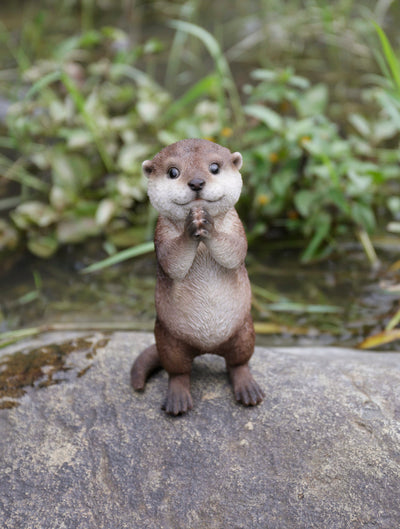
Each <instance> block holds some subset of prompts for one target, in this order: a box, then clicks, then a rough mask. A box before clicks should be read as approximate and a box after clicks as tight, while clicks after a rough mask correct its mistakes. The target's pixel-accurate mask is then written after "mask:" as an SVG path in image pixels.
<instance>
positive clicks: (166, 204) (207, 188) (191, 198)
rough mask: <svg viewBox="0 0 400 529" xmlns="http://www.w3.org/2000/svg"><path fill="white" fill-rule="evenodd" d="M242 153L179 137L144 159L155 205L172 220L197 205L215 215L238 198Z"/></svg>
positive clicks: (210, 143) (211, 143)
mask: <svg viewBox="0 0 400 529" xmlns="http://www.w3.org/2000/svg"><path fill="white" fill-rule="evenodd" d="M241 166H242V155H241V154H240V153H239V152H234V153H231V152H230V151H229V149H226V148H225V147H222V146H221V145H218V144H216V143H213V142H211V141H207V140H201V139H188V140H181V141H178V142H176V143H173V144H172V145H169V146H168V147H165V148H164V149H162V150H161V151H160V152H159V153H158V154H156V156H155V157H154V158H153V159H152V160H146V161H145V162H143V165H142V167H143V172H144V174H145V175H146V176H147V177H148V195H149V198H150V202H151V203H152V205H153V206H154V208H155V209H156V210H157V211H158V212H159V213H160V214H161V215H163V216H165V217H168V218H170V219H172V220H184V219H186V217H187V215H188V213H189V211H190V209H191V208H193V207H194V206H196V205H199V206H204V207H205V208H206V209H207V211H208V213H209V214H210V215H211V216H212V217H215V216H217V215H221V214H224V213H226V212H227V211H228V210H229V209H230V208H232V207H233V206H234V205H235V204H236V202H237V201H238V199H239V196H240V192H241V189H242V177H241V175H240V172H239V169H240V168H241Z"/></svg>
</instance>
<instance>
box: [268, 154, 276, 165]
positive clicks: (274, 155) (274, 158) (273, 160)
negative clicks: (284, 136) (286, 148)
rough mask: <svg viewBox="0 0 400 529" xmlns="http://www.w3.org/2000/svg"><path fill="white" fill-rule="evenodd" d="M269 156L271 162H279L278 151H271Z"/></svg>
mask: <svg viewBox="0 0 400 529" xmlns="http://www.w3.org/2000/svg"><path fill="white" fill-rule="evenodd" d="M268 158H269V161H270V162H271V163H277V162H279V156H278V154H277V153H276V152H271V153H270V155H269V156H268Z"/></svg>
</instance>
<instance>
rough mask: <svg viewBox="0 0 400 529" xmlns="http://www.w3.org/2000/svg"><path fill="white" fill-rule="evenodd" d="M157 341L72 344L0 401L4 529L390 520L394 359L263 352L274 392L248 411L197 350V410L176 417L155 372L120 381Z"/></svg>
mask: <svg viewBox="0 0 400 529" xmlns="http://www.w3.org/2000/svg"><path fill="white" fill-rule="evenodd" d="M51 338H52V337H51V336H50V338H47V340H48V341H51ZM100 338H101V337H99V336H95V337H94V338H93V341H94V342H96V340H97V341H98V340H99V339H100ZM58 339H60V337H58ZM151 342H152V337H151V335H149V334H144V333H136V334H135V333H117V334H114V335H112V336H111V338H110V341H109V343H108V344H107V345H105V346H104V343H101V342H100V343H98V344H97V345H98V347H97V350H95V349H93V350H92V351H91V352H90V353H88V352H87V349H86V350H84V352H79V350H78V349H79V347H78V348H77V350H72V351H71V352H69V353H68V355H67V356H66V357H65V359H64V360H65V361H64V363H62V362H61V367H60V370H59V371H58V372H56V370H52V369H51V368H49V367H47V368H42V369H41V372H40V374H39V376H38V377H36V378H34V379H32V380H31V382H30V384H31V386H30V387H29V388H26V387H25V388H23V391H22V392H21V391H20V394H19V395H15V394H14V396H13V397H12V398H11V400H9V403H10V402H13V403H14V405H15V406H14V407H12V408H10V409H2V410H0V431H1V436H0V471H1V472H0V527H2V528H6V529H17V528H18V529H20V528H23V529H61V528H67V529H92V528H93V529H102V528H105V529H120V528H129V529H136V528H138V529H153V528H154V529H180V528H182V529H214V528H215V529H225V528H229V529H239V528H240V529H242V528H243V529H252V528H257V529H258V528H260V529H300V528H301V529H310V528H318V529H325V528H327V529H336V528H337V529H345V528H355V529H358V528H363V529H373V528H379V529H386V528H387V529H395V528H396V527H398V526H399V520H400V506H399V498H400V422H399V421H400V391H399V389H400V369H399V368H400V355H397V354H393V353H392V354H390V353H369V352H361V351H353V350H344V349H335V348H319V349H309V350H303V349H294V348H279V349H278V348H274V349H262V348H258V349H257V350H256V353H255V355H254V357H253V360H252V369H253V373H254V375H255V378H256V379H257V380H258V381H259V382H260V383H262V385H263V387H264V389H265V390H266V394H267V397H266V399H265V401H264V402H263V403H262V404H261V405H260V406H258V407H255V408H243V407H241V406H239V405H237V404H236V403H235V402H234V399H233V396H232V393H231V388H230V386H229V383H228V380H227V377H226V374H225V369H224V363H223V360H221V359H220V358H218V357H213V356H206V357H202V358H199V359H197V360H196V363H195V366H194V369H193V378H192V394H193V400H194V405H195V408H194V409H193V411H192V412H190V413H189V414H188V415H186V416H183V417H177V418H171V417H168V416H166V415H165V414H164V412H163V411H161V409H160V404H161V402H162V400H163V397H164V395H165V390H166V383H167V377H166V374H165V373H164V372H160V373H158V374H156V375H155V376H154V377H153V378H151V379H150V381H149V382H148V385H147V387H146V391H145V392H144V393H142V394H138V393H134V392H133V391H132V390H131V388H130V386H129V369H130V366H131V363H132V361H133V359H134V357H135V356H136V355H137V354H138V353H139V351H140V350H141V349H142V348H143V347H145V346H146V345H148V344H149V343H151ZM79 343H80V342H79ZM81 345H82V344H81ZM18 347H19V348H21V346H18ZM31 347H32V345H31ZM15 349H16V346H14V348H13V349H12V350H15ZM81 349H82V347H81ZM83 349H85V348H83ZM10 350H11V349H10ZM12 350H11V351H12ZM11 358H12V357H11ZM0 363H1V358H0ZM4 369H5V367H4V358H3V372H4ZM0 373H1V369H0ZM78 375H79V376H78ZM49 384H50V385H49ZM4 399H6V397H4V396H3V401H4ZM0 403H1V401H0Z"/></svg>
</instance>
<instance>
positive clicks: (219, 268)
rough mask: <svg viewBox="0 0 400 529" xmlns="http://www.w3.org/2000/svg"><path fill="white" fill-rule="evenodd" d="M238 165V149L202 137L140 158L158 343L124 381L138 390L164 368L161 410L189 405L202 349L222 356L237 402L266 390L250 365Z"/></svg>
mask: <svg viewBox="0 0 400 529" xmlns="http://www.w3.org/2000/svg"><path fill="white" fill-rule="evenodd" d="M241 166H242V156H241V154H240V153H239V152H234V153H233V154H232V153H231V152H230V151H229V150H228V149H227V148H225V147H222V146H221V145H217V144H216V143H213V142H211V141H207V140H202V139H187V140H181V141H178V142H176V143H173V144H172V145H169V146H168V147H165V148H164V149H162V150H161V151H160V152H159V153H158V154H157V155H156V156H155V157H154V158H153V159H152V160H146V161H145V162H143V166H142V167H143V172H144V174H145V175H146V176H147V177H148V195H149V198H150V202H151V204H152V205H153V206H154V208H155V209H156V210H157V211H158V213H159V217H158V221H157V226H156V231H155V236H154V243H155V249H156V256H157V264H158V271H157V284H156V293H155V302H156V312H157V318H156V322H155V330H154V332H155V338H156V344H154V345H151V346H150V347H148V348H147V349H145V350H144V351H143V352H142V353H141V354H140V355H139V357H138V358H137V359H136V361H135V362H134V364H133V366H132V370H131V384H132V386H133V388H134V389H135V390H137V391H140V390H143V389H144V386H145V383H146V379H147V378H148V376H149V375H150V374H151V373H152V372H153V371H155V370H156V369H158V368H160V367H163V368H164V369H165V370H166V371H167V373H168V375H169V382H168V392H167V397H166V400H165V402H164V404H163V406H162V408H163V409H164V410H165V411H166V413H168V414H170V415H180V414H183V413H185V412H187V411H188V410H190V409H192V406H193V404H192V397H191V394H190V372H191V366H192V362H193V359H194V358H195V357H196V356H198V355H201V354H204V353H214V354H217V355H220V356H223V357H224V358H225V362H226V366H227V370H228V374H229V378H230V381H231V383H232V386H233V392H234V395H235V398H236V400H237V401H239V402H240V403H242V404H244V405H246V406H254V405H256V404H258V403H260V402H261V401H262V399H263V397H264V392H263V391H262V389H261V388H260V387H259V385H258V384H257V382H256V381H255V380H254V379H253V377H252V375H251V373H250V369H249V360H250V358H251V356H252V354H253V351H254V342H255V332H254V326H253V320H252V317H251V314H250V307H251V290H250V282H249V278H248V275H247V271H246V268H245V264H244V260H245V256H246V252H247V240H246V235H245V232H244V228H243V225H242V223H241V221H240V219H239V216H238V214H237V212H236V210H235V208H234V205H235V204H236V202H237V201H238V199H239V196H240V192H241V189H242V178H241V175H240V172H239V170H240V168H241Z"/></svg>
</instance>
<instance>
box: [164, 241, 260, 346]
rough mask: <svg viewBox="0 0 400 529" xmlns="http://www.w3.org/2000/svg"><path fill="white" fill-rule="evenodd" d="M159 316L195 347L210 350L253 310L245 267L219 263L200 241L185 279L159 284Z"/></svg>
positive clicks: (232, 331)
mask: <svg viewBox="0 0 400 529" xmlns="http://www.w3.org/2000/svg"><path fill="white" fill-rule="evenodd" d="M157 290H158V293H159V294H161V296H156V299H162V303H157V313H158V316H159V318H160V319H161V320H162V321H163V323H164V324H165V325H167V326H168V328H169V329H170V331H171V332H173V333H174V334H176V335H177V336H178V337H180V338H181V339H184V340H185V341H187V342H189V343H191V344H192V345H194V346H195V347H199V348H201V349H204V350H211V349H212V348H213V347H215V346H217V345H220V344H221V343H223V342H224V341H226V340H227V339H228V338H229V337H230V336H231V335H232V334H233V333H234V332H235V331H236V330H237V329H238V327H239V326H240V325H241V323H242V322H243V320H244V318H245V316H246V315H247V314H248V312H249V310H250V300H251V296H250V285H249V281H248V277H247V272H246V270H245V268H244V266H243V267H241V268H239V269H235V270H229V269H227V268H223V267H222V266H220V265H219V264H218V263H217V262H216V261H215V260H214V259H213V257H212V256H211V255H210V253H209V252H208V250H207V248H206V247H205V246H204V245H203V244H200V245H199V248H198V252H197V254H196V257H195V259H194V261H193V264H192V267H191V268H190V270H189V272H188V274H187V275H186V277H185V278H184V279H183V280H179V281H178V280H175V281H172V282H170V283H169V284H168V285H166V284H165V283H163V282H161V284H159V285H158V286H157Z"/></svg>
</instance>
